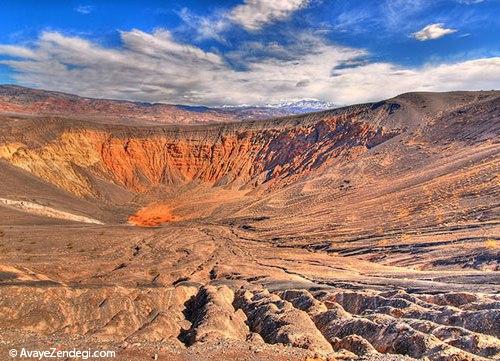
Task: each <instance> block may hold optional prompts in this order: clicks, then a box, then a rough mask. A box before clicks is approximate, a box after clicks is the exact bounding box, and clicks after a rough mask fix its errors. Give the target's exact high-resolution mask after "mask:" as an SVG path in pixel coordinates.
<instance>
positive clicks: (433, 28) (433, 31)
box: [412, 23, 456, 41]
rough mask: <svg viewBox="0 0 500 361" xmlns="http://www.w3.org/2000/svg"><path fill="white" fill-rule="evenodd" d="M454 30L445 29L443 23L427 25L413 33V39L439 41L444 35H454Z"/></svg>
mask: <svg viewBox="0 0 500 361" xmlns="http://www.w3.org/2000/svg"><path fill="white" fill-rule="evenodd" d="M455 32H456V30H455V29H447V28H445V27H444V24H443V23H436V24H429V25H427V26H425V27H424V28H423V29H421V30H419V31H417V32H416V33H413V34H412V35H413V37H414V38H415V39H417V40H420V41H426V40H434V39H439V38H441V37H443V36H445V35H448V34H453V33H455Z"/></svg>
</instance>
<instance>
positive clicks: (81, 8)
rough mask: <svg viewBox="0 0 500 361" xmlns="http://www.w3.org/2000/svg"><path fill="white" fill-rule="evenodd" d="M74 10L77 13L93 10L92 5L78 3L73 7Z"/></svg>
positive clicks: (86, 12)
mask: <svg viewBox="0 0 500 361" xmlns="http://www.w3.org/2000/svg"><path fill="white" fill-rule="evenodd" d="M75 11H76V12H77V13H80V14H83V15H87V14H90V13H91V12H92V11H94V7H93V6H90V5H79V6H77V7H76V8H75Z"/></svg>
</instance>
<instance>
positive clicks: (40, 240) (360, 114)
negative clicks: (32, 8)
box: [0, 91, 500, 361]
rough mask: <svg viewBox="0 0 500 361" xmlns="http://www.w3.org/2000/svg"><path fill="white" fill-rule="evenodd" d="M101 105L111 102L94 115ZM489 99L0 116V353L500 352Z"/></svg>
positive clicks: (488, 95)
mask: <svg viewBox="0 0 500 361" xmlns="http://www.w3.org/2000/svg"><path fill="white" fill-rule="evenodd" d="M106 111H109V108H106ZM499 134H500V92H498V91H488V92H486V91H484V92H451V93H408V94H403V95H400V96H398V97H395V98H393V99H388V100H386V101H382V102H378V103H370V104H362V105H355V106H349V107H345V108H340V109H335V110H331V111H324V112H320V113H311V114H305V115H298V116H289V117H282V118H276V119H268V120H254V121H225V122H224V123H207V124H201V125H196V124H194V125H165V124H154V123H151V122H148V123H147V124H143V125H141V122H140V121H136V122H133V123H130V122H128V121H125V120H123V121H121V120H120V115H119V116H117V117H115V118H113V119H112V120H110V118H109V117H103V118H100V117H99V114H97V115H96V114H93V115H92V117H87V118H86V117H83V116H82V117H77V116H69V115H68V116H65V115H64V114H61V113H59V114H52V115H50V114H43V115H41V114H36V111H34V112H32V113H30V114H27V113H19V112H18V113H16V112H13V111H12V108H9V112H8V113H7V112H5V113H2V115H0V286H1V287H0V314H1V317H0V355H2V356H0V359H2V360H3V359H6V360H7V359H9V358H8V350H9V349H12V348H16V349H19V348H21V347H31V348H44V347H45V348H48V347H51V346H54V347H56V346H57V347H60V348H63V349H65V348H66V349H67V348H71V347H80V348H95V349H112V350H116V351H117V357H116V359H120V360H155V359H159V360H414V359H417V360H443V361H445V360H487V359H500V340H499V337H500V294H499V291H500V276H499V273H498V270H499V260H500V244H499V238H500V222H499V221H500V218H499V200H500V197H499V196H500V188H499V186H500V184H499V170H500V144H499V140H500V138H499Z"/></svg>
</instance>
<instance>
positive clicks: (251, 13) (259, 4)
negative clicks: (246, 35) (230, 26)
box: [229, 0, 308, 31]
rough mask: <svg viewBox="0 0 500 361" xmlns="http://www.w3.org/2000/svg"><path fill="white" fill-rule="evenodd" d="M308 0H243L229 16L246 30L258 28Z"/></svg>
mask: <svg viewBox="0 0 500 361" xmlns="http://www.w3.org/2000/svg"><path fill="white" fill-rule="evenodd" d="M307 3H308V0H273V1H269V0H245V2H244V3H243V4H241V5H238V6H236V7H235V8H233V10H231V12H230V14H229V18H230V19H231V21H233V22H234V23H236V24H239V25H241V26H243V27H244V28H245V29H247V30H252V31H253V30H258V29H260V28H262V27H263V26H264V25H266V24H268V23H270V22H274V21H279V20H283V19H286V18H287V17H288V16H290V15H291V14H292V13H293V12H295V11H297V10H299V9H301V8H303V7H305V6H306V5H307Z"/></svg>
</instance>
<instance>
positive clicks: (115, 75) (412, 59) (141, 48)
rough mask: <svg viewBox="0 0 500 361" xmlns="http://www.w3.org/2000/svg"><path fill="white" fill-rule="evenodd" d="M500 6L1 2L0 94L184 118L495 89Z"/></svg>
mask: <svg viewBox="0 0 500 361" xmlns="http://www.w3.org/2000/svg"><path fill="white" fill-rule="evenodd" d="M499 15H500V0H482V1H481V0H433V1H431V0H379V1H368V0H365V1H358V0H329V1H328V0H274V1H271V0H240V1H229V0H228V1H175V2H174V1H165V0H163V1H147V0H142V1H126V0H122V1H120V2H116V1H68V0H66V1H56V0H52V1H43V2H42V1H27V0H25V1H15V0H12V1H9V0H2V7H1V12H0V83H17V84H20V85H26V86H32V87H37V88H44V89H52V90H60V91H66V92H71V93H76V94H79V95H84V96H91V97H108V98H120V99H131V100H141V101H151V102H166V103H183V104H204V105H221V104H266V103H274V102H280V101H284V100H296V99H302V98H311V99H319V100H325V101H330V102H335V103H339V104H351V103H356V102H363V101H371V100H377V99H381V98H384V97H390V96H394V95H397V94H399V93H401V92H405V91H415V90H429V91H447V90H468V89H470V90H477V89H492V88H495V89H498V88H499V85H500V59H499V57H500V45H499V44H500V42H499V41H498V34H499V33H500V20H499V19H500V16H499Z"/></svg>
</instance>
